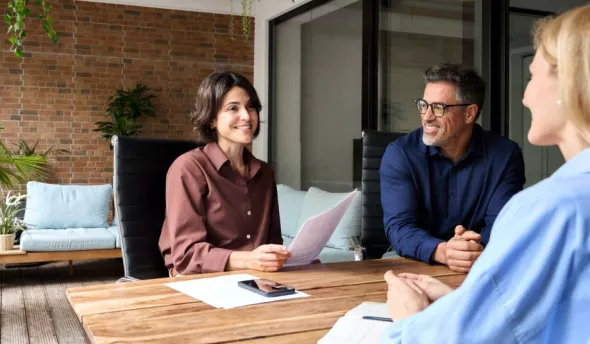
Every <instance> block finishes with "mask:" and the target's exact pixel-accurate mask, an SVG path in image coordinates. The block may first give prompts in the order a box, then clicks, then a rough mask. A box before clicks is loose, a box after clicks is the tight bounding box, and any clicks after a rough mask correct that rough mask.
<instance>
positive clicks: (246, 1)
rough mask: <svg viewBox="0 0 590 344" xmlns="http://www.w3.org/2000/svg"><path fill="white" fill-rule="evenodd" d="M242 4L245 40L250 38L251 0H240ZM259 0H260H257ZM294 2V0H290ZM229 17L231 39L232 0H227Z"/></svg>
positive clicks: (232, 32) (232, 30) (232, 25)
mask: <svg viewBox="0 0 590 344" xmlns="http://www.w3.org/2000/svg"><path fill="white" fill-rule="evenodd" d="M240 1H241V5H242V13H241V19H242V34H243V35H244V39H245V40H246V41H247V40H248V39H249V38H250V17H252V0H240ZM258 1H260V0H258ZM291 2H292V3H295V0H291ZM229 4H230V14H231V18H230V21H229V34H230V37H231V39H232V40H235V38H234V0H230V1H229Z"/></svg>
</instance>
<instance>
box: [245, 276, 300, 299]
mask: <svg viewBox="0 0 590 344" xmlns="http://www.w3.org/2000/svg"><path fill="white" fill-rule="evenodd" d="M238 286H240V287H242V288H244V289H248V290H250V291H253V292H255V293H257V294H260V295H262V296H266V297H276V296H284V295H290V294H294V293H295V288H292V287H289V286H286V285H283V284H280V283H277V282H275V281H271V280H269V279H265V278H259V279H253V280H247V281H240V282H238Z"/></svg>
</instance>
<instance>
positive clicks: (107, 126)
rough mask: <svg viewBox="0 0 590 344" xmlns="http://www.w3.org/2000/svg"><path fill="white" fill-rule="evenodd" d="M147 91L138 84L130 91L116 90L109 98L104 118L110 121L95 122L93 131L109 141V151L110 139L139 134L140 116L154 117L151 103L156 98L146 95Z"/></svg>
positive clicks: (144, 86)
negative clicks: (138, 122) (115, 136)
mask: <svg viewBox="0 0 590 344" xmlns="http://www.w3.org/2000/svg"><path fill="white" fill-rule="evenodd" d="M149 91H150V89H149V88H148V87H147V86H146V85H144V84H142V83H141V82H140V83H137V85H136V86H135V88H133V89H130V90H123V89H117V91H116V92H115V94H114V95H113V96H111V97H110V98H109V103H108V107H107V111H106V112H107V113H106V115H105V117H109V118H110V119H111V120H110V121H100V122H95V123H94V124H95V125H96V129H94V130H93V131H96V132H101V133H102V135H101V138H103V139H105V140H108V141H109V147H110V148H111V149H113V146H112V144H111V137H113V136H114V135H119V136H136V135H137V134H139V133H140V132H141V130H140V129H141V126H140V125H138V124H136V121H137V119H138V118H140V117H142V116H150V117H155V116H156V107H155V105H154V104H153V103H152V99H154V98H156V96H155V95H153V94H148V92H149Z"/></svg>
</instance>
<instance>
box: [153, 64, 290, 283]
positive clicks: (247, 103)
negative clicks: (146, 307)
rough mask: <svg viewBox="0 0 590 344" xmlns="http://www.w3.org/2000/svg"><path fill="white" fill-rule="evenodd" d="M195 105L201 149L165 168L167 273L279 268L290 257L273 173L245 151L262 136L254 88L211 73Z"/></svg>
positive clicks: (227, 75)
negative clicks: (259, 135)
mask: <svg viewBox="0 0 590 344" xmlns="http://www.w3.org/2000/svg"><path fill="white" fill-rule="evenodd" d="M195 106H196V109H195V111H194V112H193V114H192V115H191V122H192V124H193V129H194V131H195V133H196V134H197V138H198V140H200V141H202V142H206V143H207V144H206V145H205V146H204V147H201V148H197V149H194V150H192V151H190V152H187V153H185V154H183V155H181V156H180V157H178V158H177V159H176V161H174V163H173V164H172V166H170V169H169V170H168V175H167V177H166V219H165V221H164V225H163V227H162V234H161V235H160V242H159V247H160V251H161V252H162V255H163V257H164V261H165V264H166V268H168V270H169V271H170V275H171V276H177V275H190V274H198V273H207V272H220V271H226V270H241V269H254V270H260V271H276V270H278V269H280V268H281V267H282V266H283V264H284V263H285V260H286V259H287V258H288V257H289V256H290V253H289V252H288V251H287V249H286V248H285V247H284V246H283V245H282V244H283V239H282V237H281V225H280V220H279V208H278V201H277V187H276V183H275V179H274V172H273V170H272V168H271V167H270V165H268V164H267V163H265V162H263V161H260V160H258V159H256V158H255V157H254V156H253V155H252V153H250V151H248V149H247V148H246V145H249V144H251V143H252V140H253V139H254V138H255V137H256V136H257V135H258V133H259V131H260V127H259V114H260V110H261V104H260V100H259V99H258V95H257V94H256V90H255V89H254V87H253V86H252V84H251V83H250V82H249V81H248V80H247V79H246V78H244V77H243V76H241V75H239V74H235V73H231V72H215V73H213V74H211V75H209V76H208V77H207V78H206V79H205V80H204V81H203V83H202V84H201V86H200V87H199V90H198V92H197V100H196V104H195Z"/></svg>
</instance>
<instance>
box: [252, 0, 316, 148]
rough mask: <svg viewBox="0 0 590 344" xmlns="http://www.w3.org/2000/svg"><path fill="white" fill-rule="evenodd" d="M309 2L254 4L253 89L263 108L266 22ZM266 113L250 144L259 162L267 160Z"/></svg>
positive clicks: (285, 0)
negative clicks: (258, 131) (257, 133)
mask: <svg viewBox="0 0 590 344" xmlns="http://www.w3.org/2000/svg"><path fill="white" fill-rule="evenodd" d="M309 1H311V0H295V3H293V2H291V1H290V0H260V1H255V2H256V8H255V12H254V13H255V22H256V26H255V29H254V87H255V88H256V91H257V92H258V96H259V97H260V101H261V103H262V105H263V106H267V105H268V69H269V68H268V67H269V66H268V63H269V62H268V46H269V42H268V37H269V32H268V27H269V25H268V22H269V21H270V20H271V19H274V18H276V17H278V16H280V15H281V14H284V13H286V12H288V11H290V10H292V9H294V8H297V7H298V6H301V5H303V4H304V3H307V2H309ZM267 118H268V117H267V111H265V110H264V109H263V110H262V113H261V114H260V119H261V123H260V135H259V136H258V138H257V139H255V140H254V143H253V144H252V151H253V153H254V155H255V156H256V157H257V158H259V159H261V160H268V135H269V130H268V123H267Z"/></svg>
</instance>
